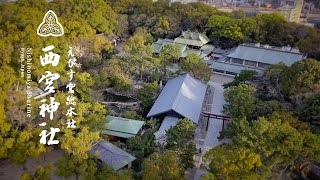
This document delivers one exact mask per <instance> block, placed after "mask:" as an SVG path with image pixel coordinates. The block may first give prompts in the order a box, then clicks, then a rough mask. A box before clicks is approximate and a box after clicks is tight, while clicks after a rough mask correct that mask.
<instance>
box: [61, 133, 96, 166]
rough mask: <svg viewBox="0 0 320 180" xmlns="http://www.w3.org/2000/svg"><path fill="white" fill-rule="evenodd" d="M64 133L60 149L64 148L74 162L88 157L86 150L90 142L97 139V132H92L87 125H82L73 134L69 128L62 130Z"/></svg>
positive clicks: (90, 145) (89, 146)
mask: <svg viewBox="0 0 320 180" xmlns="http://www.w3.org/2000/svg"><path fill="white" fill-rule="evenodd" d="M64 131H65V132H64V133H65V134H64V136H63V138H62V141H61V149H63V150H65V151H66V153H68V154H69V155H70V156H72V159H74V160H75V161H76V162H77V161H81V160H82V159H88V151H89V150H90V149H91V147H92V144H93V143H94V142H96V141H98V140H99V133H98V132H97V133H92V132H90V131H89V129H88V128H87V127H82V129H81V131H80V132H79V133H77V134H76V135H75V132H74V131H72V130H70V129H65V130H64Z"/></svg>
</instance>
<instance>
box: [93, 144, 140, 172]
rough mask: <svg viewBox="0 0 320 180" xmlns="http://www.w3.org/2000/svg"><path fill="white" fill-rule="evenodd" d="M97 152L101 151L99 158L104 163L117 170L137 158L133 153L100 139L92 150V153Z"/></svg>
mask: <svg viewBox="0 0 320 180" xmlns="http://www.w3.org/2000/svg"><path fill="white" fill-rule="evenodd" d="M97 152H99V157H98V159H100V160H101V161H102V162H103V163H104V164H107V165H109V166H111V167H112V168H113V169H114V170H115V171H116V170H119V169H121V168H123V167H124V166H126V165H127V164H129V163H131V162H132V161H134V160H135V159H136V158H135V157H134V156H132V155H131V154H129V153H127V152H125V151H123V150H122V149H120V148H118V147H116V146H115V145H113V144H111V143H109V142H107V141H99V142H98V143H97V144H95V145H94V146H93V147H92V148H91V150H90V153H92V154H96V153H97Z"/></svg>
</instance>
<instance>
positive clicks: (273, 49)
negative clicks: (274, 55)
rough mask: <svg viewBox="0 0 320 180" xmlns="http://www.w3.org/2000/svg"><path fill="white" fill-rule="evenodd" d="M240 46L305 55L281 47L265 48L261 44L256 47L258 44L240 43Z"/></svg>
mask: <svg viewBox="0 0 320 180" xmlns="http://www.w3.org/2000/svg"><path fill="white" fill-rule="evenodd" d="M239 46H244V47H250V48H256V49H263V50H269V51H277V52H285V53H292V54H299V55H303V53H301V52H293V51H285V50H281V49H275V48H272V46H271V48H265V47H263V46H259V47H256V46H250V45H248V44H239Z"/></svg>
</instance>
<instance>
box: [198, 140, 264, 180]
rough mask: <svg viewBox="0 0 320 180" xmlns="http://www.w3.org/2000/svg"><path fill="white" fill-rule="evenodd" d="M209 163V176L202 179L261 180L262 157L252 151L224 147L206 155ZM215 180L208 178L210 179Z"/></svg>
mask: <svg viewBox="0 0 320 180" xmlns="http://www.w3.org/2000/svg"><path fill="white" fill-rule="evenodd" d="M204 159H205V161H208V162H209V165H208V167H207V168H208V170H209V174H210V175H208V174H206V175H205V176H203V177H201V179H216V178H217V179H221V178H223V179H259V178H262V177H263V176H262V175H261V174H260V173H259V170H260V168H261V166H262V161H261V157H260V155H259V154H257V153H255V152H254V151H253V150H251V149H246V148H235V147H232V146H230V145H222V146H218V147H215V148H213V149H211V150H209V151H208V152H207V153H206V154H205V155H204ZM210 176H211V177H214V178H208V177H210Z"/></svg>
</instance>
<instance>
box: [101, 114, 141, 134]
mask: <svg viewBox="0 0 320 180" xmlns="http://www.w3.org/2000/svg"><path fill="white" fill-rule="evenodd" d="M107 118H108V121H109V122H108V123H106V124H105V130H103V131H102V132H101V133H102V134H107V135H112V136H117V137H123V138H129V137H134V136H136V135H137V134H138V132H139V131H140V129H141V128H142V126H143V125H144V124H145V122H144V121H139V120H133V119H127V118H122V117H115V116H107Z"/></svg>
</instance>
